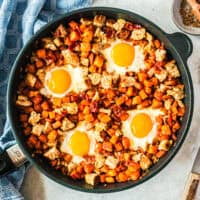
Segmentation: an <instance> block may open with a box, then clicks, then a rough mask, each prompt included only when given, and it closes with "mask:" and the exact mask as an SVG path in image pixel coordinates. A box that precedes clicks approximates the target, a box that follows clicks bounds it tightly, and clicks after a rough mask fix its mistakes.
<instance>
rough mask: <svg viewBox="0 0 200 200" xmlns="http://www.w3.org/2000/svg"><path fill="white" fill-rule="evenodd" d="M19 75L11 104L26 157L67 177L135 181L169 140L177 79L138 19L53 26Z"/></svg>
mask: <svg viewBox="0 0 200 200" xmlns="http://www.w3.org/2000/svg"><path fill="white" fill-rule="evenodd" d="M21 74H22V79H21V83H20V84H19V88H18V91H17V100H16V105H17V107H18V110H19V120H20V124H21V126H22V130H23V133H24V136H25V137H26V138H27V144H28V146H29V147H30V148H31V149H32V151H33V154H32V155H33V156H35V155H36V154H37V155H38V154H39V155H41V156H42V157H44V159H47V161H48V162H49V164H50V165H51V166H52V168H53V169H55V170H61V172H62V173H63V174H64V175H68V176H70V177H71V178H73V179H76V180H80V179H85V181H86V182H87V183H88V184H91V185H95V184H97V183H114V182H125V181H129V180H132V181H136V180H138V179H140V178H142V177H143V176H145V174H146V173H148V170H149V168H150V167H151V166H152V165H153V164H155V163H156V162H158V160H159V159H160V158H161V157H162V156H164V155H165V154H166V153H167V151H168V150H169V148H170V147H171V146H172V145H174V144H175V142H176V139H177V131H178V130H179V128H180V125H181V118H182V117H183V116H184V112H185V105H184V103H183V101H182V100H183V98H184V85H183V84H182V82H181V78H180V73H179V70H178V68H177V65H176V63H175V61H174V60H173V59H172V58H171V57H170V56H169V55H168V53H167V51H166V49H165V47H164V44H163V43H162V42H161V41H159V40H158V39H156V38H155V37H154V36H152V35H151V34H150V33H149V32H148V31H147V30H146V29H145V28H144V27H142V26H141V25H139V24H135V23H133V22H129V21H126V20H123V19H118V20H114V19H107V18H106V17H105V16H102V15H97V16H95V17H94V19H84V18H82V19H80V21H77V22H75V21H70V22H69V23H66V24H63V25H62V24H61V25H59V26H58V27H57V29H56V30H55V31H54V32H53V33H52V34H51V36H49V37H46V38H42V39H41V40H40V41H38V43H37V44H35V49H34V50H33V52H32V55H31V56H30V59H29V62H28V63H27V65H26V66H24V67H23V68H22V72H21Z"/></svg>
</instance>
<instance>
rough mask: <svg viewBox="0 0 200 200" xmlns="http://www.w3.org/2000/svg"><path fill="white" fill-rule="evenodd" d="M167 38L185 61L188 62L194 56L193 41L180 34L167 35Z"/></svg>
mask: <svg viewBox="0 0 200 200" xmlns="http://www.w3.org/2000/svg"><path fill="white" fill-rule="evenodd" d="M166 36H167V38H168V39H169V40H170V41H171V43H172V44H174V45H175V47H176V49H177V50H178V52H179V54H180V55H181V57H182V58H183V59H184V60H187V59H188V57H189V56H190V55H191V54H192V50H193V44H192V41H191V39H190V38H189V37H188V36H187V35H185V34H183V33H180V32H176V33H172V34H166Z"/></svg>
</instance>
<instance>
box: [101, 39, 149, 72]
mask: <svg viewBox="0 0 200 200" xmlns="http://www.w3.org/2000/svg"><path fill="white" fill-rule="evenodd" d="M119 43H127V44H130V45H131V46H133V44H131V43H130V42H127V41H122V40H116V41H115V42H112V43H111V46H110V47H108V48H106V49H104V50H103V51H102V53H103V55H104V56H105V58H106V60H107V63H106V70H107V71H108V72H109V73H111V72H115V73H117V74H119V75H124V74H125V73H126V72H130V71H132V72H139V71H140V70H143V69H145V68H146V65H145V62H144V53H143V49H142V47H141V46H139V45H136V46H133V47H134V49H135V50H134V52H135V56H134V60H133V62H132V64H131V65H130V66H128V67H123V66H118V65H116V64H115V63H114V61H113V59H112V57H111V52H112V48H113V47H114V46H115V45H116V44H119Z"/></svg>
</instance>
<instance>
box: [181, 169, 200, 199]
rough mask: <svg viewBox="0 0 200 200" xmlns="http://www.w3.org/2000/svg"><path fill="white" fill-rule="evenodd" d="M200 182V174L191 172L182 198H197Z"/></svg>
mask: <svg viewBox="0 0 200 200" xmlns="http://www.w3.org/2000/svg"><path fill="white" fill-rule="evenodd" d="M199 183H200V174H196V173H190V175H189V177H188V180H187V183H186V186H185V190H184V193H183V197H182V199H181V200H195V195H196V192H197V188H198V185H199Z"/></svg>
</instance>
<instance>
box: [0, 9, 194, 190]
mask: <svg viewBox="0 0 200 200" xmlns="http://www.w3.org/2000/svg"><path fill="white" fill-rule="evenodd" d="M97 14H103V15H106V16H107V17H110V18H115V19H117V18H123V19H126V20H130V21H133V22H136V23H138V24H141V25H143V26H144V27H146V28H147V30H148V31H149V32H151V33H152V34H153V35H155V36H156V37H158V38H159V39H160V40H161V41H162V42H164V44H165V46H166V48H167V50H168V51H169V52H170V53H171V55H172V57H173V58H174V59H175V60H176V61H177V64H178V67H179V70H180V73H181V77H182V81H183V83H184V85H185V94H186V95H185V99H184V103H185V105H186V113H185V116H184V118H183V121H182V124H181V128H180V130H179V132H178V139H177V142H176V145H174V146H173V147H172V148H171V149H170V150H169V152H168V153H167V154H166V155H165V156H164V157H163V158H161V159H160V161H159V162H158V163H157V164H156V165H154V166H153V167H152V168H151V169H150V172H149V173H148V174H147V175H146V176H145V177H144V178H142V179H140V180H138V181H135V182H133V181H129V182H125V183H114V184H108V185H103V184H101V185H97V186H95V187H94V188H93V187H92V186H89V185H87V184H86V183H84V182H83V181H74V180H72V179H70V178H69V177H67V176H64V175H62V174H61V172H58V171H55V170H53V169H52V168H51V167H50V166H49V165H48V164H47V162H45V160H43V159H42V158H40V157H35V158H33V157H32V156H31V150H30V149H29V148H28V147H27V145H26V141H25V138H24V136H23V134H22V131H21V129H20V126H19V123H18V114H17V110H16V106H15V101H16V90H17V86H18V83H19V81H20V68H21V67H22V66H25V64H26V61H27V58H28V56H29V55H30V53H31V50H32V48H33V46H34V43H35V42H36V41H37V40H38V39H40V38H42V37H44V36H47V35H48V34H49V33H50V32H51V31H52V30H55V29H56V27H57V26H58V25H59V24H61V23H63V24H66V23H67V22H69V21H70V20H78V19H79V18H81V17H93V16H95V15H97ZM191 53H192V43H191V40H190V39H189V38H188V37H187V36H186V35H185V34H182V33H173V34H167V33H165V32H164V31H163V30H161V29H160V28H159V27H157V26H156V25H155V24H153V23H152V22H150V21H148V20H147V19H145V18H143V17H141V16H139V15H137V14H135V13H132V12H129V11H126V10H121V9H116V8H107V7H93V8H85V9H80V10H76V11H73V12H70V13H67V14H65V15H63V16H62V17H60V18H58V19H56V20H54V21H52V22H50V23H48V24H47V25H46V26H44V27H43V28H42V29H40V31H38V32H37V33H36V34H35V35H34V36H33V37H32V38H31V39H30V40H29V42H28V43H27V44H26V45H25V47H24V48H23V49H22V50H21V51H20V53H19V55H18V57H17V59H16V61H15V63H14V65H13V67H12V71H11V74H10V78H9V83H8V93H7V103H8V117H9V120H10V124H11V127H12V131H13V133H14V135H15V138H16V140H17V143H18V145H19V146H20V148H21V150H22V151H23V153H24V154H25V156H26V158H27V159H28V160H29V161H30V162H31V163H32V164H33V165H34V166H35V167H37V168H38V169H39V170H40V171H41V172H42V173H43V174H45V175H46V176H48V177H49V178H51V179H53V180H54V181H56V182H58V183H60V184H62V185H64V186H67V187H70V188H73V189H76V190H80V191H84V192H96V193H103V192H116V191H121V190H124V189H128V188H131V187H134V186H136V185H138V184H140V183H143V182H144V181H147V180H148V179H149V178H151V177H153V176H154V175H156V174H157V173H158V172H159V171H160V170H161V169H163V168H164V167H165V166H166V165H167V164H168V163H169V162H170V161H171V160H172V158H173V157H174V156H175V154H176V153H177V152H178V150H179V148H180V147H181V145H182V143H183V141H184V139H185V137H186V135H187V132H188V129H189V127H190V123H191V120H192V113H193V86H192V80H191V76H190V73H189V70H188V66H187V59H188V57H189V56H190V55H191ZM0 168H1V167H0ZM7 168H9V165H7ZM7 168H6V169H7ZM10 168H11V167H10ZM6 169H5V168H4V172H5V170H6ZM0 170H1V169H0ZM1 171H2V170H1Z"/></svg>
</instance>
